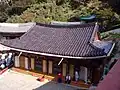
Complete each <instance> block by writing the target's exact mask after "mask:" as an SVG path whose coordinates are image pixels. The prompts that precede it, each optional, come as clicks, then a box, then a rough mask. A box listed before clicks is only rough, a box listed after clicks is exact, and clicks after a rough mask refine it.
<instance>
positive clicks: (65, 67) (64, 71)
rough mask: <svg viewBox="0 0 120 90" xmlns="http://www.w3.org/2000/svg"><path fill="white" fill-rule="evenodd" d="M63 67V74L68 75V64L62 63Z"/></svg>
mask: <svg viewBox="0 0 120 90" xmlns="http://www.w3.org/2000/svg"><path fill="white" fill-rule="evenodd" d="M62 66H63V67H62V69H63V70H62V74H63V76H66V72H67V65H66V64H65V63H63V65H62Z"/></svg>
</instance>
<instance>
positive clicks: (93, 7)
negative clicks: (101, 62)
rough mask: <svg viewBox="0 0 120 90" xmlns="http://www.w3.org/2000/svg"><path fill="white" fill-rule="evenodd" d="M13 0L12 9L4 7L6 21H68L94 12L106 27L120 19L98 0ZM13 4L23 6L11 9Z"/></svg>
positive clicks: (105, 4)
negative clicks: (6, 15) (78, 1)
mask: <svg viewBox="0 0 120 90" xmlns="http://www.w3.org/2000/svg"><path fill="white" fill-rule="evenodd" d="M15 1H16V0H13V1H12V7H11V8H12V9H11V8H9V9H6V10H7V14H8V16H9V18H8V20H7V22H15V23H16V22H17V23H19V22H22V23H23V22H41V23H49V22H50V21H52V20H55V21H68V20H69V19H70V18H72V17H81V16H87V15H91V14H96V15H97V18H99V19H100V20H102V22H103V23H104V25H106V26H107V27H111V25H112V24H116V23H117V22H119V21H120V20H119V15H118V14H117V13H115V12H114V11H113V10H112V8H111V7H110V6H109V5H108V4H107V3H103V2H101V1H99V0H85V2H84V0H82V1H81V2H80V3H77V2H76V0H30V1H29V0H25V1H26V2H25V3H24V0H22V1H21V0H18V1H16V2H15ZM18 2H20V3H18ZM27 2H29V3H27ZM17 3H18V4H17ZM15 5H17V6H20V7H23V8H14V9H13V7H16V6H15ZM26 8H27V9H26ZM18 9H20V10H18ZM24 10H25V11H24ZM13 11H14V12H13ZM18 11H19V12H18ZM11 15H12V16H11Z"/></svg>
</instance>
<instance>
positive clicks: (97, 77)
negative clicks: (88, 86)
mask: <svg viewBox="0 0 120 90" xmlns="http://www.w3.org/2000/svg"><path fill="white" fill-rule="evenodd" d="M99 80H100V70H99V68H94V69H93V76H92V83H95V84H97V83H99Z"/></svg>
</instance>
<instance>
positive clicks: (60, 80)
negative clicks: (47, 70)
mask: <svg viewBox="0 0 120 90" xmlns="http://www.w3.org/2000/svg"><path fill="white" fill-rule="evenodd" d="M57 82H58V83H62V74H61V73H58V78H57Z"/></svg>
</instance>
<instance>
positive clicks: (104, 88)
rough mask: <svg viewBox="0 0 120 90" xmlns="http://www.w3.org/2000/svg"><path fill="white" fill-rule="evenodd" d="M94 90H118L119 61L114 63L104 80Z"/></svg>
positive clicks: (119, 87) (119, 82) (119, 89)
mask: <svg viewBox="0 0 120 90" xmlns="http://www.w3.org/2000/svg"><path fill="white" fill-rule="evenodd" d="M96 90H120V60H118V61H117V62H116V64H115V65H114V66H113V68H112V69H111V70H110V71H109V73H108V74H107V76H106V77H105V78H104V80H103V81H101V82H100V83H99V84H98V87H97V88H96Z"/></svg>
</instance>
